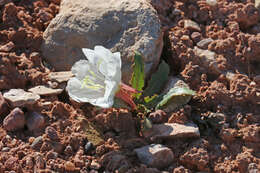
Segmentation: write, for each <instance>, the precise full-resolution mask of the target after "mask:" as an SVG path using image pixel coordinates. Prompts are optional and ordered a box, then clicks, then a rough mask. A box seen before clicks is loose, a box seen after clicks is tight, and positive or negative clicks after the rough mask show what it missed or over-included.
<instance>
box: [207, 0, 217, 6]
mask: <svg viewBox="0 0 260 173" xmlns="http://www.w3.org/2000/svg"><path fill="white" fill-rule="evenodd" d="M206 3H207V4H208V5H209V6H212V7H214V6H216V5H217V4H218V2H217V0H206Z"/></svg>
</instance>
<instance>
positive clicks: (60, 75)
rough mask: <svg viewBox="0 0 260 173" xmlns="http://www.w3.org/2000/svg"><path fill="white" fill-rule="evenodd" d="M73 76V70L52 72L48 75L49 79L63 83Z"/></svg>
mask: <svg viewBox="0 0 260 173" xmlns="http://www.w3.org/2000/svg"><path fill="white" fill-rule="evenodd" d="M73 76H74V75H73V74H72V72H71V71H61V72H51V73H49V75H48V79H49V80H50V81H53V82H58V83H63V82H67V81H68V80H69V79H70V78H72V77H73Z"/></svg>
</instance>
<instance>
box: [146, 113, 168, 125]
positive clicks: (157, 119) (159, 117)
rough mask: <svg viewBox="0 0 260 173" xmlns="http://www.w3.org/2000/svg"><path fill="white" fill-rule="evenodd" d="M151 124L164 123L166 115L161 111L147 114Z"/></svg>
mask: <svg viewBox="0 0 260 173" xmlns="http://www.w3.org/2000/svg"><path fill="white" fill-rule="evenodd" d="M149 119H150V120H151V121H152V123H155V124H156V123H164V122H166V121H167V114H166V113H165V112H164V111H163V110H156V111H155V112H152V113H150V114H149Z"/></svg>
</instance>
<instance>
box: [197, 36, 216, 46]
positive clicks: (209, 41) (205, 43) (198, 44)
mask: <svg viewBox="0 0 260 173" xmlns="http://www.w3.org/2000/svg"><path fill="white" fill-rule="evenodd" d="M212 41H213V39H212V38H205V39H203V40H200V41H199V42H198V43H197V46H198V47H199V48H201V49H208V45H209V44H210V43H211V42H212Z"/></svg>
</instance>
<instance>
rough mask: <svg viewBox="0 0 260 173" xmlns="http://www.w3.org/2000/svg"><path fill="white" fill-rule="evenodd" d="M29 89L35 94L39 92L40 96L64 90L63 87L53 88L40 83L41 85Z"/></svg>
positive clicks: (55, 93)
mask: <svg viewBox="0 0 260 173" xmlns="http://www.w3.org/2000/svg"><path fill="white" fill-rule="evenodd" d="M28 91H30V92H32V93H34V94H38V95H40V96H50V95H58V94H60V93H61V92H62V91H63V89H60V88H57V89H53V88H49V87H46V86H44V85H39V86H36V87H33V88H30V89H29V90H28Z"/></svg>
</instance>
